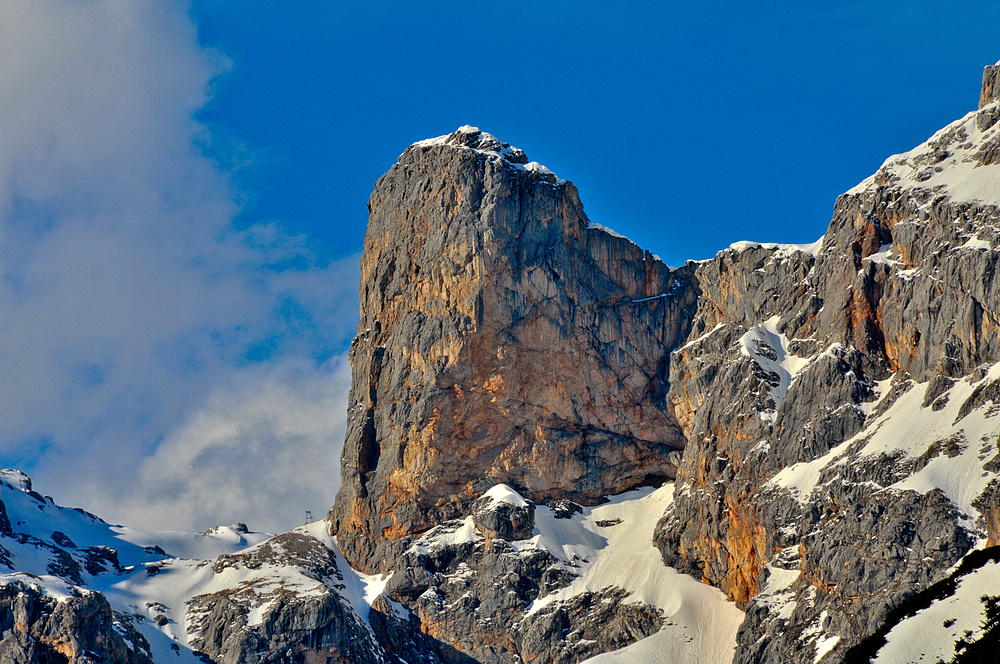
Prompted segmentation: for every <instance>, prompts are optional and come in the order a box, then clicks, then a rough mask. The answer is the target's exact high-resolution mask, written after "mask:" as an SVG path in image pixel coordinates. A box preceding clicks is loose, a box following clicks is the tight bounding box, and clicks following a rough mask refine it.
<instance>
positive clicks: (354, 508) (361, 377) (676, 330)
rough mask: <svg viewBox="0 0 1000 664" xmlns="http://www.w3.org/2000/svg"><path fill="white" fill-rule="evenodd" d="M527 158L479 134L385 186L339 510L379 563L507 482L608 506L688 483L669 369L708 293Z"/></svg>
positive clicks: (360, 548)
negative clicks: (595, 222) (670, 483)
mask: <svg viewBox="0 0 1000 664" xmlns="http://www.w3.org/2000/svg"><path fill="white" fill-rule="evenodd" d="M526 161H527V159H526V158H525V157H524V154H523V153H522V152H521V151H519V150H517V149H515V148H510V147H509V146H506V144H501V143H500V142H499V141H497V140H496V139H495V138H493V137H492V136H490V135H489V134H485V133H482V132H479V131H478V130H475V129H471V128H463V129H460V130H459V131H456V132H455V133H453V134H451V135H450V136H448V137H443V138H441V139H435V140H432V141H424V142H421V143H417V144H415V145H413V146H411V147H410V148H409V149H407V150H406V152H405V153H404V154H403V155H402V156H401V157H400V159H399V162H398V163H397V164H396V165H395V166H393V167H392V169H390V170H389V172H388V173H386V175H384V176H383V177H382V178H381V179H380V180H379V181H378V183H377V184H376V186H375V192H374V193H373V194H372V197H371V200H370V202H369V211H370V219H369V224H368V232H367V234H366V236H365V244H364V253H363V257H362V265H361V268H362V279H361V284H362V285H361V291H360V297H361V321H360V323H359V328H358V329H359V333H358V336H357V338H356V339H355V340H354V343H353V344H352V347H351V362H352V367H353V383H352V389H351V398H350V406H349V413H348V418H349V419H348V434H347V440H346V443H345V446H344V453H343V459H342V476H343V484H342V489H341V491H340V493H339V495H338V496H337V501H336V504H335V506H334V508H333V509H332V510H331V512H330V517H329V518H330V521H331V524H332V527H333V530H334V532H336V534H337V535H338V541H339V542H340V545H341V546H342V547H343V550H344V552H345V554H346V555H347V556H348V558H349V559H350V560H351V561H352V563H353V564H356V565H358V566H359V567H361V568H362V569H367V570H374V569H377V568H380V566H382V565H384V563H383V561H382V559H383V558H385V556H384V554H385V553H386V552H388V551H389V549H390V548H392V547H390V546H389V545H390V543H392V542H399V543H400V546H401V545H402V539H404V538H406V537H407V536H409V535H411V534H413V533H419V532H422V531H424V530H427V529H428V528H430V527H431V526H433V525H434V524H436V523H438V522H441V521H443V520H446V519H449V518H454V517H456V516H458V515H460V514H463V513H465V512H467V511H468V507H469V506H470V505H471V503H472V502H473V501H474V500H475V499H476V498H478V497H479V496H480V495H481V494H482V492H483V491H484V490H485V489H487V488H489V487H490V486H493V485H494V484H496V483H498V482H503V483H506V484H509V485H510V486H512V487H515V488H516V489H517V490H518V491H520V492H521V493H522V494H524V495H525V496H527V497H530V498H531V499H533V500H538V501H545V500H550V499H559V498H570V499H573V500H576V501H578V502H583V503H592V502H594V501H596V500H598V499H599V498H600V497H601V496H605V495H608V494H615V493H619V492H621V491H625V490H627V489H630V488H632V487H635V486H637V485H641V484H644V483H653V482H659V481H662V480H664V479H666V478H670V477H673V475H674V472H675V465H674V463H673V462H672V460H671V458H672V457H671V456H670V452H671V451H673V450H679V449H681V448H682V447H683V446H684V438H683V435H682V433H681V430H680V427H679V426H678V425H677V424H676V422H675V420H674V418H673V417H672V415H671V414H670V413H669V411H668V409H667V406H666V401H665V395H666V393H667V389H668V385H667V368H668V363H669V353H670V351H671V350H672V349H673V348H674V346H675V345H676V342H677V339H678V338H680V336H681V335H682V334H684V333H685V332H686V331H687V330H686V320H687V318H688V317H689V312H688V311H686V310H689V309H690V307H691V306H692V304H693V302H694V298H695V294H694V292H693V290H692V289H691V288H690V287H689V286H688V285H687V283H686V282H685V281H683V280H682V279H679V278H678V277H676V276H675V275H674V274H672V273H671V272H670V270H669V268H667V267H666V266H665V265H664V264H663V263H662V262H660V261H659V260H658V259H656V258H655V257H654V256H652V255H651V254H650V253H648V252H644V251H643V250H641V249H640V248H638V247H637V246H636V245H634V244H633V243H631V242H630V241H628V240H626V239H624V238H621V237H617V236H615V235H613V234H611V233H608V232H606V231H605V230H603V229H600V228H598V227H590V225H589V224H588V221H587V218H586V216H585V215H584V213H583V207H582V205H581V204H580V200H579V197H578V196H577V192H576V188H575V187H574V186H573V185H572V184H571V183H568V182H565V181H562V180H557V179H556V178H555V176H554V175H552V174H551V172H549V171H548V170H547V169H545V168H544V167H541V166H538V165H537V164H534V163H531V164H526V163H525V162H526ZM386 547H389V548H386ZM396 548H398V546H397V547H396Z"/></svg>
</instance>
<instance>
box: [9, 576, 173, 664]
mask: <svg viewBox="0 0 1000 664" xmlns="http://www.w3.org/2000/svg"><path fill="white" fill-rule="evenodd" d="M0 662H3V663H4V664H58V663H64V664H91V663H96V662H106V663H107V664H153V660H152V656H151V654H150V651H149V644H148V643H147V642H146V640H145V639H144V638H143V637H142V636H141V635H140V634H139V633H138V632H137V631H136V630H135V628H134V627H133V625H132V621H131V618H130V617H129V616H124V615H121V614H117V613H115V612H113V611H112V610H111V607H110V606H109V605H108V602H107V600H105V599H104V596H103V595H101V594H100V593H95V592H87V593H82V594H80V595H78V596H71V597H67V598H65V599H62V600H57V599H55V598H52V597H49V596H47V595H45V594H44V593H43V592H41V591H39V590H38V589H37V588H34V587H33V586H31V585H30V584H28V583H23V582H15V583H7V584H4V585H0Z"/></svg>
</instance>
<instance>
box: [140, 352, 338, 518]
mask: <svg viewBox="0 0 1000 664" xmlns="http://www.w3.org/2000/svg"><path fill="white" fill-rule="evenodd" d="M350 383H351V374H350V366H349V365H348V364H347V362H346V360H345V359H344V358H343V357H338V358H337V359H335V360H333V361H331V362H329V363H328V364H327V365H325V366H324V367H323V369H322V370H321V371H319V372H317V371H315V370H314V368H313V367H312V365H309V364H303V363H296V362H287V363H282V364H280V365H278V366H276V367H271V368H268V369H266V370H265V369H258V370H254V371H250V372H247V374H245V375H239V376H234V377H233V379H232V380H231V381H230V383H229V384H228V385H225V386H217V387H216V388H215V389H214V390H213V392H212V394H211V395H210V396H209V398H208V400H207V403H206V404H205V406H204V408H203V409H202V410H200V411H198V412H197V413H195V414H193V415H192V416H190V417H189V418H188V420H187V421H185V422H184V423H183V425H182V426H180V427H179V428H178V429H177V430H176V431H174V432H173V433H171V434H170V436H169V437H168V438H167V439H166V440H165V441H163V442H162V443H161V444H160V445H159V446H158V448H157V451H156V454H154V455H153V456H152V457H150V458H149V459H147V460H146V461H145V462H144V463H143V466H142V469H141V472H139V473H138V474H137V476H136V482H135V485H134V486H133V487H132V490H131V492H130V493H131V494H132V495H133V496H135V498H136V499H135V500H133V501H131V502H129V503H127V504H124V505H123V506H122V509H121V513H122V514H123V519H124V520H125V521H127V522H128V523H131V524H136V525H140V524H141V525H143V526H155V527H158V528H176V527H185V526H190V524H195V525H196V526H197V527H199V528H203V527H206V526H208V525H212V524H220V523H233V522H235V521H240V520H242V521H246V522H247V523H248V525H250V527H252V528H253V529H254V530H270V531H280V530H283V529H286V528H288V527H290V526H292V525H296V524H297V521H301V520H302V519H303V518H304V514H305V510H307V509H308V510H311V511H312V512H313V513H314V514H315V516H316V517H317V518H320V517H322V516H323V515H325V514H326V510H327V509H329V507H330V505H331V504H333V498H334V496H335V495H336V492H337V489H338V488H339V486H340V475H339V464H338V463H337V459H338V458H339V451H340V448H341V446H342V444H343V440H344V424H345V422H344V417H343V413H345V412H346V409H347V394H348V390H349V389H350Z"/></svg>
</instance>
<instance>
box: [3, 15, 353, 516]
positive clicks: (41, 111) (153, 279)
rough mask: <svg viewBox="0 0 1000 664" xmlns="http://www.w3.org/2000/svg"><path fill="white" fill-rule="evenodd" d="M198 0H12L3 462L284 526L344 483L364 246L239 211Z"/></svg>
mask: <svg viewBox="0 0 1000 664" xmlns="http://www.w3.org/2000/svg"><path fill="white" fill-rule="evenodd" d="M187 10H188V8H187V6H186V4H185V3H182V2H164V1H162V0H156V1H154V0H133V1H130V2H120V1H118V0H87V1H85V2H81V1H79V0H0V15H2V16H3V17H4V21H2V22H0V89H3V90H4V94H3V95H2V96H0V136H3V137H4V138H3V140H0V312H2V313H0V376H2V377H3V378H2V380H0V464H2V465H13V466H19V467H21V468H23V469H25V470H27V471H28V472H30V473H31V474H32V475H33V476H34V478H35V482H36V486H37V488H38V489H39V490H41V491H42V492H45V493H50V494H51V495H53V496H54V497H56V498H57V500H59V501H60V502H62V503H68V504H83V506H84V507H86V508H87V509H90V510H91V511H94V512H97V513H99V514H101V515H102V516H105V518H108V519H109V520H118V521H122V522H126V523H127V522H130V521H132V520H135V519H141V520H142V521H143V524H144V525H145V526H147V527H186V528H204V527H207V526H208V525H211V524H213V523H217V522H230V521H234V520H241V521H247V522H248V523H249V525H250V526H251V527H254V528H267V529H272V530H276V529H280V528H283V527H289V526H294V525H296V524H297V523H298V521H300V520H301V513H302V510H304V509H312V510H314V511H316V512H317V514H321V513H322V512H323V511H324V510H325V508H326V507H328V504H327V503H329V501H330V500H332V491H333V490H335V487H336V482H337V481H338V480H337V479H336V478H337V474H338V473H337V470H336V465H337V464H336V455H337V451H336V450H335V449H334V447H335V444H336V443H337V442H339V440H340V439H342V436H343V429H342V427H343V423H342V420H343V419H344V415H343V413H344V412H345V403H346V401H345V400H346V396H345V394H346V392H345V389H346V388H345V385H346V384H347V381H348V380H349V377H348V376H347V375H346V374H345V372H344V370H343V360H342V359H339V358H337V357H336V354H337V352H339V351H340V350H341V349H342V348H343V344H344V341H345V339H347V338H349V336H350V334H351V331H352V329H353V326H354V323H355V321H356V311H357V307H356V294H355V291H356V288H357V286H356V284H357V278H358V276H357V258H356V257H349V258H346V259H342V260H340V261H333V262H329V261H325V262H324V261H322V260H320V259H319V258H318V257H316V256H314V255H312V254H311V253H310V251H309V246H308V244H309V243H308V239H307V238H302V237H287V236H286V235H285V234H283V232H282V229H281V228H280V226H278V225H276V224H270V225H260V226H255V227H252V228H238V227H237V226H236V225H235V224H234V218H235V217H236V215H237V214H238V212H239V201H240V200H241V199H242V198H243V196H244V195H243V193H242V192H240V191H239V188H238V185H237V184H234V182H233V180H232V178H231V177H230V176H229V175H228V174H227V173H225V172H223V170H222V169H221V168H220V167H219V166H218V165H217V164H216V163H214V162H213V161H212V160H210V159H208V158H206V157H205V156H204V151H203V148H204V146H205V145H206V144H209V143H210V142H211V141H212V140H213V137H212V135H211V134H210V132H208V130H207V129H206V128H205V127H202V126H200V125H199V124H198V123H197V122H196V121H195V120H194V115H195V113H196V112H197V111H198V109H199V108H201V107H202V106H203V105H204V104H205V103H206V101H207V100H208V95H209V92H210V89H211V84H212V80H213V77H215V76H217V75H219V74H220V73H222V72H223V71H225V69H226V67H227V66H228V63H227V62H226V60H225V58H224V57H223V56H222V55H220V54H218V53H214V52H211V51H208V50H206V49H203V48H202V47H200V46H199V44H198V41H197V34H196V30H195V27H194V25H193V24H192V22H191V19H190V17H189V15H188V11H187ZM213 149H218V146H213ZM303 461H304V463H303ZM213 506H217V507H218V508H219V509H218V512H217V514H218V518H215V517H214V516H213V513H212V510H211V509H210V508H213Z"/></svg>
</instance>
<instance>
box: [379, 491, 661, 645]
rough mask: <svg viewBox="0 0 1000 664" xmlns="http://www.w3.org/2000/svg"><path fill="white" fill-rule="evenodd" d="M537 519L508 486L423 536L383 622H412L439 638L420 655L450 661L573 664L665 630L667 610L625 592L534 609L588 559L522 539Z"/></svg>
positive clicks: (403, 563) (396, 571)
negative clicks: (470, 511) (562, 555)
mask: <svg viewBox="0 0 1000 664" xmlns="http://www.w3.org/2000/svg"><path fill="white" fill-rule="evenodd" d="M539 509H540V510H548V513H549V516H550V518H551V517H552V515H555V514H557V512H556V511H555V510H549V508H539ZM533 513H534V506H533V505H531V503H528V502H527V501H525V500H524V499H523V498H521V497H520V496H519V495H517V494H516V493H514V492H512V491H511V490H510V489H509V487H505V486H502V485H501V486H498V487H494V488H493V489H491V490H490V491H488V492H487V493H486V494H485V495H484V496H483V498H481V499H480V500H479V501H477V502H476V504H475V506H474V507H473V514H471V515H470V516H468V517H466V518H465V519H463V520H454V521H449V522H445V523H443V524H440V525H438V526H436V527H435V528H433V529H431V530H430V531H428V532H427V533H424V534H423V535H422V536H421V537H419V538H417V539H416V540H414V542H413V543H412V545H411V546H410V547H409V548H408V549H407V550H406V551H405V552H404V553H403V554H402V555H401V556H400V557H399V558H397V559H396V560H395V561H394V568H393V569H392V570H391V574H392V575H391V577H390V578H389V580H388V582H387V584H386V588H385V592H386V593H387V595H388V596H389V597H391V598H392V599H393V600H394V601H393V602H389V601H385V602H383V608H382V609H381V610H380V611H379V613H380V614H381V615H380V616H379V617H378V618H377V621H378V622H379V623H380V624H381V623H386V624H388V625H392V624H399V623H400V622H405V623H406V624H408V625H410V626H411V629H414V630H415V631H417V632H418V633H419V634H422V635H425V636H427V637H430V638H429V639H425V640H424V641H423V642H422V644H423V648H424V650H420V649H419V648H417V652H426V650H427V649H429V650H430V651H431V653H432V654H433V656H434V657H438V658H439V659H440V660H441V661H443V662H496V663H504V664H515V663H518V662H538V663H539V664H570V663H573V662H578V661H582V660H584V659H586V658H588V657H591V656H593V655H596V654H599V653H602V652H606V651H608V650H614V649H617V648H621V647H623V646H626V645H628V644H630V643H633V642H635V641H638V640H639V639H642V638H644V637H646V636H649V635H651V634H654V633H656V632H657V631H659V629H660V628H661V626H662V625H663V618H662V616H661V612H660V611H659V610H658V609H656V608H655V607H652V606H649V605H647V604H644V603H641V602H636V601H634V600H631V599H630V598H629V595H630V593H628V592H626V591H625V590H623V589H621V588H616V587H607V588H604V589H602V590H600V591H598V592H593V591H584V592H580V593H577V594H573V595H571V596H569V597H567V598H565V599H562V600H558V601H550V602H548V603H545V604H544V606H540V607H535V606H534V604H535V602H538V601H539V600H541V599H542V598H544V597H546V596H547V595H550V594H551V593H553V592H554V591H557V590H559V589H562V588H565V587H566V586H567V585H569V583H570V582H571V581H572V580H573V579H574V578H576V577H577V575H578V573H579V571H580V567H581V566H582V563H583V561H581V560H580V559H579V558H575V559H574V558H570V559H562V558H559V557H556V556H555V555H554V554H553V553H552V552H551V551H548V550H546V549H545V548H543V547H541V546H539V545H536V544H535V543H533V542H527V541H522V540H525V539H527V537H528V536H530V535H531V529H530V527H528V528H517V527H512V524H519V523H523V519H524V518H526V517H528V516H530V515H532V514H533ZM554 518H556V519H559V518H564V519H565V518H570V517H559V516H556V517H554ZM502 533H507V537H503V536H501V534H502ZM373 608H374V607H373ZM425 657H426V655H425ZM428 661H433V660H432V659H428Z"/></svg>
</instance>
